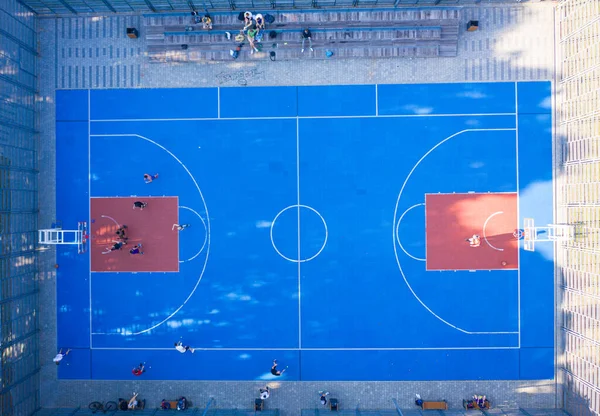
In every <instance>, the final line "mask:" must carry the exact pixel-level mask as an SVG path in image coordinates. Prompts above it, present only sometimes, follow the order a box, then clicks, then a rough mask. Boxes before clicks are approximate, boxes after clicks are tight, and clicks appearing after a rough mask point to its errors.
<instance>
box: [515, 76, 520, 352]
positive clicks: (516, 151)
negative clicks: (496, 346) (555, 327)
mask: <svg viewBox="0 0 600 416" xmlns="http://www.w3.org/2000/svg"><path fill="white" fill-rule="evenodd" d="M515 142H516V147H515V149H516V150H515V165H516V174H517V177H516V179H517V230H520V229H521V227H520V226H519V222H520V218H521V217H520V215H521V214H520V213H519V92H518V88H517V83H516V82H515ZM517 244H518V246H517V323H518V327H517V328H518V330H519V348H521V240H517Z"/></svg>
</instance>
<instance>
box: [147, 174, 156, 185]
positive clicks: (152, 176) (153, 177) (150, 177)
mask: <svg viewBox="0 0 600 416" xmlns="http://www.w3.org/2000/svg"><path fill="white" fill-rule="evenodd" d="M155 179H158V173H157V174H156V175H148V174H147V173H144V182H146V183H150V182H152V181H153V180H155Z"/></svg>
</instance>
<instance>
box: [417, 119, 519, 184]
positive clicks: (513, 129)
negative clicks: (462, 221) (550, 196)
mask: <svg viewBox="0 0 600 416" xmlns="http://www.w3.org/2000/svg"><path fill="white" fill-rule="evenodd" d="M513 130H514V129H513ZM496 194H501V195H507V194H512V195H516V192H515V191H502V192H496V191H494V192H426V193H425V195H475V196H480V195H496Z"/></svg>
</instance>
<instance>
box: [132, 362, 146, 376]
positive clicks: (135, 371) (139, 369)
mask: <svg viewBox="0 0 600 416" xmlns="http://www.w3.org/2000/svg"><path fill="white" fill-rule="evenodd" d="M144 364H145V363H140V365H138V366H137V367H135V368H134V369H133V370H131V372H132V373H133V375H134V376H136V377H139V376H141V375H142V374H144V373H145V372H146V370H145V369H144Z"/></svg>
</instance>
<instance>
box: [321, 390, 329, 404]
mask: <svg viewBox="0 0 600 416" xmlns="http://www.w3.org/2000/svg"><path fill="white" fill-rule="evenodd" d="M327 396H329V392H328V391H323V390H319V400H321V404H322V405H323V406H327Z"/></svg>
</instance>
